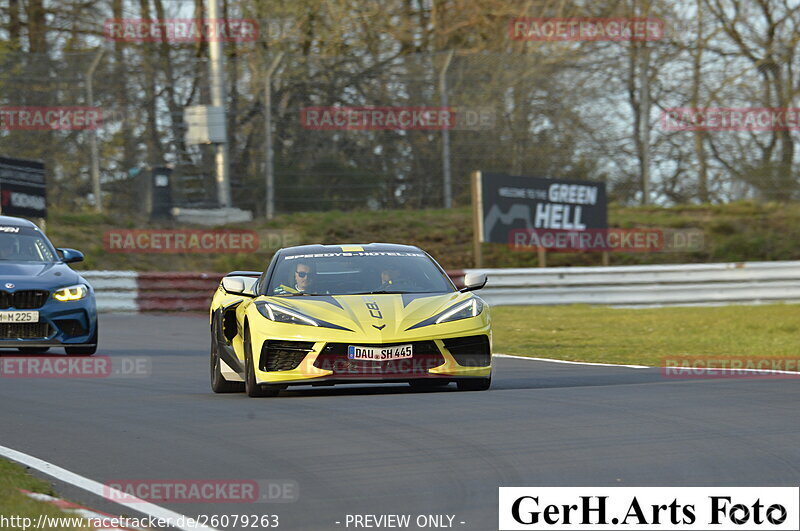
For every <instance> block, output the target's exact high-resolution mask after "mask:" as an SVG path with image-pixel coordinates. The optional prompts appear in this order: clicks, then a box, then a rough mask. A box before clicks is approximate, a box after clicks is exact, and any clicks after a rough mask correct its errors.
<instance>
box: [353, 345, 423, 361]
mask: <svg viewBox="0 0 800 531" xmlns="http://www.w3.org/2000/svg"><path fill="white" fill-rule="evenodd" d="M411 351H412V345H395V346H393V347H359V346H356V345H349V346H348V347H347V357H348V358H349V359H351V360H369V361H390V360H402V359H407V358H411V357H412V353H411Z"/></svg>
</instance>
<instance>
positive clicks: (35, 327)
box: [0, 292, 97, 348]
mask: <svg viewBox="0 0 800 531" xmlns="http://www.w3.org/2000/svg"><path fill="white" fill-rule="evenodd" d="M7 310H8V311H15V308H8V309H7ZM0 311H6V310H0ZM21 311H27V310H21ZM33 311H38V312H39V322H38V323H0V348H20V347H59V346H70V347H71V346H91V345H94V344H95V343H96V337H97V335H96V334H97V308H96V305H95V299H94V293H93V292H90V293H89V294H88V295H87V296H86V297H85V298H83V299H81V300H79V301H70V302H60V301H57V300H55V299H53V298H52V296H51V297H50V298H49V299H48V300H47V302H45V304H44V305H43V306H41V307H40V308H36V309H33Z"/></svg>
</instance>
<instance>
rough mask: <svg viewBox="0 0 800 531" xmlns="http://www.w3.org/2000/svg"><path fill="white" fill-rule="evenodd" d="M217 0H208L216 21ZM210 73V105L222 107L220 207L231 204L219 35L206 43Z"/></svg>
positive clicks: (218, 148)
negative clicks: (222, 133) (222, 138)
mask: <svg viewBox="0 0 800 531" xmlns="http://www.w3.org/2000/svg"><path fill="white" fill-rule="evenodd" d="M219 13H220V10H219V0H209V2H208V17H209V18H210V19H211V20H212V21H213V23H215V24H216V23H217V22H218V21H219V20H220V15H219ZM208 55H209V59H210V74H211V76H210V77H211V105H213V106H215V107H220V108H221V109H222V122H223V123H222V127H223V129H224V130H225V138H224V142H220V143H217V144H215V145H214V149H215V152H216V153H215V155H214V162H215V167H216V179H217V202H218V203H219V206H220V207H221V208H229V207H230V206H232V205H231V181H230V165H229V163H228V157H229V153H228V113H227V112H226V110H225V63H224V58H223V56H222V40H221V39H220V37H219V35H216V36H215V38H213V39H210V40H209V43H208Z"/></svg>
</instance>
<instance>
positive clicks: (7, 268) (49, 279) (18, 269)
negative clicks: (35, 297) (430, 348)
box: [0, 260, 83, 291]
mask: <svg viewBox="0 0 800 531" xmlns="http://www.w3.org/2000/svg"><path fill="white" fill-rule="evenodd" d="M82 281H83V280H82V279H81V276H80V275H78V274H77V273H76V272H75V271H73V270H72V269H70V268H69V266H68V265H66V264H64V263H61V262H7V261H4V260H0V290H4V291H5V290H8V289H9V288H6V287H5V285H6V284H7V283H11V284H14V288H13V290H14V291H18V290H21V289H47V290H53V289H57V288H61V287H64V286H69V285H72V284H78V283H79V282H82Z"/></svg>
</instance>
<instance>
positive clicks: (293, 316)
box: [256, 302, 319, 326]
mask: <svg viewBox="0 0 800 531" xmlns="http://www.w3.org/2000/svg"><path fill="white" fill-rule="evenodd" d="M256 308H258V311H259V313H260V314H261V315H263V316H264V317H266V318H267V319H269V320H270V321H275V322H276V323H292V324H300V325H308V326H319V323H317V322H316V321H315V320H314V319H312V318H311V317H308V316H305V315H303V314H302V313H298V312H294V311H292V310H290V309H288V308H283V307H281V306H278V305H277V304H270V303H268V302H265V303H260V304H256Z"/></svg>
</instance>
